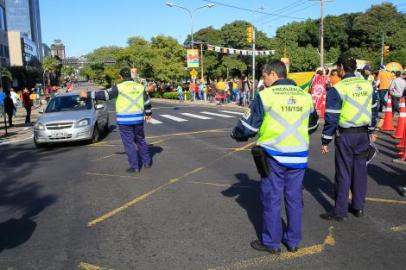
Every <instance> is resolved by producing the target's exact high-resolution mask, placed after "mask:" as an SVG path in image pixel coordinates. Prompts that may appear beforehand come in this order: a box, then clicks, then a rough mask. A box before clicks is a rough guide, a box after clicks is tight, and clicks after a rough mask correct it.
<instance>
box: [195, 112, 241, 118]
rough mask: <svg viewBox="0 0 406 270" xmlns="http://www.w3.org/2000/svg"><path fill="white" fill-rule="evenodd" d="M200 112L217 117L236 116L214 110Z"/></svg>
mask: <svg viewBox="0 0 406 270" xmlns="http://www.w3.org/2000/svg"><path fill="white" fill-rule="evenodd" d="M200 113H203V114H207V115H212V116H217V117H222V118H233V117H234V116H231V115H227V114H219V113H213V112H200Z"/></svg>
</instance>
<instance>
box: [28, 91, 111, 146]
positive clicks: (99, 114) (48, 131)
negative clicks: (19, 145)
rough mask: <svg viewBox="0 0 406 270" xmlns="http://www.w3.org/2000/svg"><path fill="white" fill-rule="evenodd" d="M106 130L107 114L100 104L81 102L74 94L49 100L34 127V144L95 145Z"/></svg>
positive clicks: (91, 101) (104, 106)
mask: <svg viewBox="0 0 406 270" xmlns="http://www.w3.org/2000/svg"><path fill="white" fill-rule="evenodd" d="M108 130H109V113H108V111H107V108H106V105H105V103H104V102H103V101H94V100H93V99H85V100H84V99H82V98H80V96H79V95H78V93H64V94H58V95H57V96H55V97H53V98H52V99H51V100H50V101H49V103H48V105H47V107H46V109H45V111H43V112H42V115H41V116H40V117H39V118H38V120H37V121H36V123H35V125H34V143H35V145H36V146H37V147H40V146H42V145H43V144H51V143H59V142H72V141H82V140H88V141H91V142H93V143H94V142H97V141H98V140H99V139H100V136H101V134H103V132H105V133H107V132H108Z"/></svg>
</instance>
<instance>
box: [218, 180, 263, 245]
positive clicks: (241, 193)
mask: <svg viewBox="0 0 406 270" xmlns="http://www.w3.org/2000/svg"><path fill="white" fill-rule="evenodd" d="M235 177H236V178H237V179H238V181H239V182H238V183H235V184H234V185H232V186H231V187H229V188H228V189H226V190H224V191H222V192H221V193H222V194H223V195H224V196H226V197H237V198H236V199H235V201H236V202H237V203H238V204H239V205H240V206H241V207H242V208H243V209H245V211H246V212H247V216H248V218H249V220H250V222H251V223H252V225H253V226H254V228H255V231H256V234H257V236H258V239H261V231H262V204H261V199H260V192H259V188H260V182H259V181H256V180H252V179H250V178H249V177H248V175H247V174H245V173H238V174H236V175H235Z"/></svg>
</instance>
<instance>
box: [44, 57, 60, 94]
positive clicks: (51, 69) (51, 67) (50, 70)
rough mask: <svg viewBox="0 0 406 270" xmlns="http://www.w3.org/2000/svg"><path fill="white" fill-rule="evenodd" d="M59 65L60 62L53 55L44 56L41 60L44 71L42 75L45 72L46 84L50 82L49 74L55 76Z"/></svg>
mask: <svg viewBox="0 0 406 270" xmlns="http://www.w3.org/2000/svg"><path fill="white" fill-rule="evenodd" d="M59 65H60V62H59V61H58V59H56V58H55V57H45V58H44V60H43V61H42V69H43V71H44V75H45V73H46V74H47V85H50V84H51V78H50V75H51V74H52V75H53V76H55V73H56V71H57V70H58V67H59ZM44 87H45V85H44Z"/></svg>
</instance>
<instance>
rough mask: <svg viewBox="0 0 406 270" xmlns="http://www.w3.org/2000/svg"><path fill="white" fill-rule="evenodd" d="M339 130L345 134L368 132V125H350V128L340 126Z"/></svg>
mask: <svg viewBox="0 0 406 270" xmlns="http://www.w3.org/2000/svg"><path fill="white" fill-rule="evenodd" d="M338 131H339V132H340V133H341V134H344V133H368V126H362V127H350V128H342V127H339V128H338Z"/></svg>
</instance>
